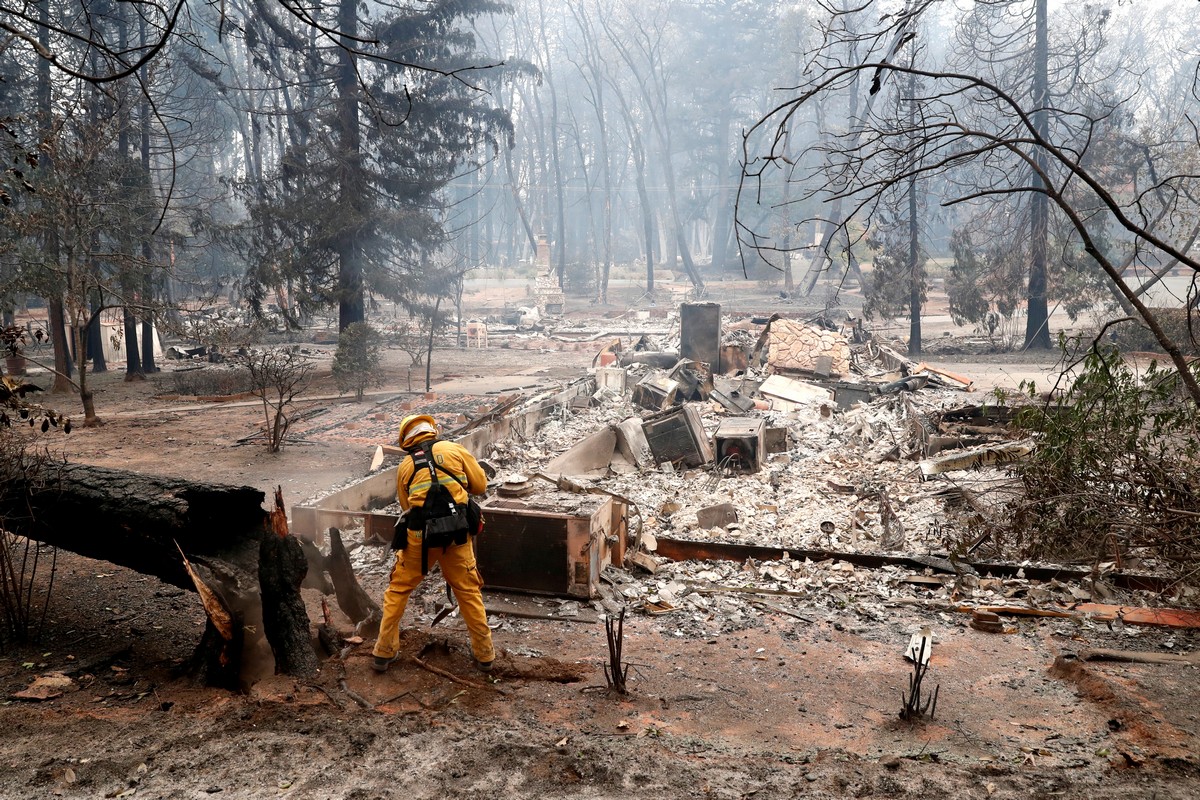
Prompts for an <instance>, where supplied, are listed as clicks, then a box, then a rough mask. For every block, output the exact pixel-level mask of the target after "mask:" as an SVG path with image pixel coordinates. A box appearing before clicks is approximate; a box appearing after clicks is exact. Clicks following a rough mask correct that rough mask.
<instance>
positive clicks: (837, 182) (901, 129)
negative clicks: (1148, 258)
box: [739, 2, 1200, 405]
mask: <svg viewBox="0 0 1200 800" xmlns="http://www.w3.org/2000/svg"><path fill="white" fill-rule="evenodd" d="M932 5H933V4H932V3H930V2H921V3H916V2H911V3H908V4H906V6H905V9H904V11H903V13H901V14H899V15H885V20H886V27H884V28H883V29H882V30H877V31H875V32H873V33H872V37H873V38H871V39H870V40H867V39H864V42H867V43H869V44H870V46H868V45H867V44H864V48H863V49H864V51H865V52H866V53H867V59H866V60H864V61H862V62H860V63H846V62H839V63H836V64H832V65H830V66H829V67H828V68H826V69H823V70H814V71H813V73H812V74H813V77H812V79H811V80H810V81H809V82H808V83H807V84H805V85H804V86H802V87H800V88H799V89H798V90H797V91H796V93H795V94H794V95H793V96H792V97H791V98H790V99H788V100H787V101H785V102H783V103H780V104H778V105H777V106H776V107H775V108H773V109H771V110H770V111H769V112H768V113H767V114H766V115H764V116H763V117H762V118H761V119H760V120H759V122H758V123H757V124H756V125H755V126H753V127H752V128H751V129H750V130H748V131H747V133H746V135H745V137H744V143H743V164H744V169H743V181H742V184H743V185H742V189H741V191H740V192H739V200H740V199H741V198H742V197H746V198H749V197H750V196H751V192H752V190H753V187H754V186H755V185H756V184H757V183H758V182H759V181H761V180H762V179H763V176H764V174H765V173H766V172H767V170H768V169H769V168H770V167H771V166H772V165H777V163H778V162H781V161H782V160H783V159H784V158H785V157H787V142H788V140H789V136H790V135H791V133H792V125H793V123H794V121H795V120H797V119H798V115H799V114H800V111H801V109H803V108H804V107H805V106H806V105H807V104H809V103H812V102H815V101H816V100H817V99H818V98H819V97H821V96H822V95H823V94H824V93H827V92H831V91H837V90H840V89H842V88H844V87H845V86H846V85H847V84H848V83H849V82H851V81H852V80H853V79H854V78H855V76H857V75H859V74H862V75H864V76H870V78H871V90H870V94H871V96H872V97H873V96H875V95H876V94H878V93H879V90H880V87H881V86H882V85H883V83H884V82H885V81H887V80H889V79H894V78H895V76H897V75H901V76H915V77H916V78H917V79H919V80H920V82H921V84H920V85H921V87H922V89H921V90H920V92H919V93H918V94H917V96H916V97H915V98H914V101H915V102H916V105H917V108H919V109H920V113H919V114H918V115H916V117H915V119H912V120H911V121H910V120H909V118H908V114H907V113H905V114H891V115H889V114H888V108H887V107H886V104H881V105H880V106H874V107H871V108H870V109H869V110H868V111H867V112H865V113H864V115H863V116H862V117H861V119H860V121H859V125H858V127H857V128H856V129H855V131H854V132H853V133H852V134H851V135H849V136H845V137H841V138H837V139H831V140H828V141H816V142H814V143H813V144H811V145H810V146H809V147H808V150H807V155H808V156H810V159H809V160H810V162H811V161H816V162H819V163H820V166H818V167H815V168H813V169H811V170H810V171H809V172H808V174H807V175H806V176H805V178H804V182H805V183H804V185H807V186H809V187H811V188H810V189H809V190H808V195H809V196H810V197H816V196H817V195H821V197H825V196H826V195H827V194H828V193H827V192H824V187H826V186H830V185H833V186H836V187H837V189H836V191H834V192H833V193H832V198H826V199H841V200H842V201H843V202H845V203H848V204H849V206H850V212H849V213H848V214H846V215H845V216H846V219H857V220H858V222H859V224H860V225H868V226H869V225H870V221H871V218H872V215H873V214H874V213H875V212H876V211H877V210H878V209H879V207H880V202H881V198H882V197H883V196H884V194H885V193H886V191H887V190H888V189H889V188H890V187H892V186H894V185H896V184H897V183H900V182H904V181H907V180H909V179H911V178H912V177H914V176H915V177H921V178H928V179H930V183H931V184H932V183H933V182H934V181H936V184H937V185H938V186H939V187H940V189H939V191H940V192H941V204H942V205H943V206H955V205H959V204H965V203H973V202H979V201H982V200H985V199H995V198H1004V197H1012V196H1025V197H1034V196H1036V197H1040V198H1044V199H1045V200H1046V201H1047V202H1048V203H1049V204H1050V206H1051V207H1052V208H1054V209H1055V211H1056V213H1057V214H1059V215H1060V216H1061V218H1062V219H1063V220H1065V222H1066V224H1067V226H1068V227H1069V229H1070V230H1071V231H1072V232H1073V236H1074V237H1075V238H1076V239H1077V240H1078V242H1079V247H1080V250H1081V251H1082V252H1083V253H1085V254H1086V255H1087V257H1088V258H1090V259H1091V261H1092V262H1093V263H1094V264H1095V266H1096V267H1097V268H1098V269H1099V270H1100V271H1101V272H1102V273H1103V274H1104V275H1105V276H1106V278H1107V280H1108V282H1110V283H1111V285H1112V286H1113V287H1114V289H1115V291H1116V292H1117V293H1118V294H1120V296H1121V297H1122V298H1124V300H1125V301H1126V302H1128V304H1129V306H1130V307H1132V308H1133V309H1134V310H1135V311H1136V312H1137V314H1138V315H1140V316H1141V318H1142V319H1143V320H1144V322H1145V324H1146V326H1147V328H1149V330H1150V332H1151V334H1152V335H1153V336H1154V339H1155V340H1156V341H1157V342H1158V344H1159V345H1160V346H1161V347H1162V349H1163V351H1164V352H1165V353H1167V355H1168V357H1169V358H1170V360H1171V362H1172V363H1173V364H1174V366H1175V368H1176V369H1177V370H1178V372H1179V375H1180V380H1181V381H1182V383H1183V384H1184V387H1185V389H1186V392H1187V395H1188V396H1189V398H1190V399H1191V400H1192V402H1193V403H1196V404H1198V405H1200V384H1197V380H1196V377H1195V375H1194V373H1193V371H1192V370H1190V369H1188V367H1187V362H1186V360H1185V358H1184V356H1183V353H1182V352H1181V350H1180V347H1179V346H1178V345H1177V343H1176V342H1175V341H1174V340H1173V339H1172V338H1171V337H1170V336H1169V335H1168V334H1167V332H1166V331H1165V330H1164V328H1163V325H1162V324H1161V323H1160V321H1159V319H1158V316H1157V315H1156V314H1155V313H1154V312H1153V311H1152V310H1151V308H1150V307H1149V306H1148V305H1147V303H1146V301H1145V298H1144V297H1143V296H1141V295H1139V293H1138V291H1137V287H1136V286H1134V285H1133V284H1132V283H1131V282H1130V280H1129V278H1128V277H1127V276H1126V275H1125V274H1124V267H1123V265H1122V264H1121V263H1120V260H1119V259H1116V258H1114V255H1113V254H1112V252H1111V249H1110V248H1107V247H1105V246H1104V243H1103V232H1104V231H1105V230H1107V229H1112V230H1115V231H1117V232H1119V233H1120V235H1121V236H1122V237H1124V238H1125V239H1126V240H1128V241H1129V242H1130V243H1131V246H1132V247H1134V248H1136V249H1138V250H1139V251H1140V252H1141V253H1143V254H1146V253H1149V254H1152V255H1153V256H1155V257H1156V258H1157V259H1158V260H1160V261H1162V262H1172V263H1175V264H1178V265H1180V266H1182V267H1184V268H1187V269H1190V270H1192V271H1193V272H1200V260H1197V258H1196V257H1195V256H1194V255H1193V254H1192V253H1191V252H1190V251H1189V250H1188V247H1187V243H1188V242H1187V239H1186V237H1185V236H1184V235H1181V234H1180V233H1179V231H1176V230H1163V229H1160V228H1156V227H1155V225H1154V222H1153V220H1154V218H1155V214H1154V208H1156V207H1157V204H1161V203H1164V202H1166V203H1169V204H1172V205H1174V206H1175V207H1176V208H1179V209H1182V208H1185V207H1188V208H1194V205H1193V204H1192V201H1191V199H1190V198H1194V197H1200V175H1197V174H1195V171H1194V170H1189V169H1187V168H1186V163H1185V162H1180V166H1179V167H1178V169H1176V170H1174V171H1170V172H1167V171H1163V170H1160V171H1158V172H1157V173H1156V174H1155V176H1154V179H1153V180H1152V181H1151V183H1150V185H1149V186H1146V187H1145V188H1141V191H1139V192H1137V193H1134V194H1130V193H1129V192H1128V191H1126V186H1125V183H1124V178H1123V177H1121V175H1120V174H1115V173H1114V172H1112V171H1109V170H1107V169H1106V167H1105V165H1104V163H1103V161H1102V160H1101V161H1095V162H1094V161H1092V160H1090V159H1089V158H1088V156H1089V155H1090V154H1091V151H1092V149H1093V148H1095V147H1099V146H1100V144H1099V143H1102V142H1104V141H1106V140H1107V138H1110V137H1109V133H1110V127H1111V125H1113V124H1114V122H1113V121H1114V119H1115V118H1117V117H1119V116H1120V114H1121V113H1122V112H1124V111H1126V110H1127V109H1126V105H1127V101H1126V100H1124V99H1112V100H1108V101H1103V102H1097V103H1095V107H1094V108H1092V109H1091V110H1088V111H1086V112H1085V111H1071V112H1064V111H1058V110H1056V109H1053V108H1050V109H1047V108H1045V107H1034V105H1033V104H1032V103H1031V102H1030V101H1028V100H1022V99H1021V98H1019V97H1018V96H1016V95H1015V94H1014V93H1013V92H1011V91H1009V90H1006V89H1005V88H1004V87H1003V86H1001V85H999V84H998V83H996V82H995V81H993V80H989V79H988V78H986V77H982V76H981V75H979V74H971V73H969V72H955V71H949V70H940V69H932V68H930V69H923V68H917V67H912V66H906V65H905V64H903V63H900V61H899V59H898V58H897V56H898V55H899V53H900V48H902V47H903V46H904V45H905V43H906V42H907V41H909V39H910V38H911V36H910V34H911V30H912V27H913V25H914V24H915V16H916V15H918V14H920V13H922V12H924V11H925V10H928V9H929V8H930V7H931V6H932ZM814 63H820V59H819V58H814ZM1185 102H1188V103H1191V104H1200V93H1197V92H1192V93H1191V95H1190V96H1189V97H1188V98H1186V99H1185ZM1044 114H1049V115H1050V117H1051V124H1050V125H1048V126H1047V125H1046V124H1045V123H1044V122H1043V120H1042V119H1041V117H1042V115H1044ZM1190 135H1191V137H1192V139H1194V140H1195V141H1192V142H1191V143H1190V145H1191V147H1192V148H1195V147H1196V146H1197V145H1200V134H1197V133H1196V132H1195V131H1192V133H1191V134H1190ZM802 160H803V157H802ZM1031 176H1032V177H1031ZM1164 198H1165V199H1164ZM1152 206H1153V207H1152ZM839 224H840V226H841V227H843V228H845V227H846V225H847V223H846V222H841V223H839ZM846 233H847V235H850V231H849V230H848V229H847V230H846ZM1185 233H1186V232H1185ZM739 235H743V238H742V241H743V243H749V244H751V245H752V244H753V242H754V239H753V236H751V235H749V234H747V233H746V227H745V225H744V224H740V225H739Z"/></svg>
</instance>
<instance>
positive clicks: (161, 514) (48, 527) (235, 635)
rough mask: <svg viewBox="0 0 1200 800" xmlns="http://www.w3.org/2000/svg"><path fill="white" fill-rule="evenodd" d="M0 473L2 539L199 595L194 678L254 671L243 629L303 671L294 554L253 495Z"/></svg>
mask: <svg viewBox="0 0 1200 800" xmlns="http://www.w3.org/2000/svg"><path fill="white" fill-rule="evenodd" d="M8 477H9V481H10V484H9V487H8V488H9V491H6V492H3V493H0V520H3V524H4V526H5V527H6V528H7V529H8V530H9V531H10V532H12V533H14V534H17V535H19V536H24V537H26V538H29V539H33V540H36V541H39V542H43V543H45V544H49V545H53V546H55V547H59V548H62V549H64V550H70V551H71V552H74V553H78V554H80V555H82V556H87V557H88V558H94V559H99V560H102V561H108V562H110V563H113V564H119V565H121V566H124V567H128V568H130V569H132V570H135V571H137V572H141V573H144V574H148V575H154V576H157V577H158V578H160V579H161V580H163V581H165V582H166V583H170V584H173V585H175V586H179V587H182V588H184V589H190V590H193V591H197V592H199V593H200V595H201V599H202V601H203V604H204V607H205V611H206V613H207V614H208V617H209V624H208V629H207V631H206V633H205V636H204V639H203V640H202V642H201V643H200V645H199V647H198V649H197V653H196V656H195V657H194V658H193V662H192V663H193V664H194V665H195V666H196V668H197V672H198V673H199V674H200V675H201V676H202V678H203V679H204V680H205V682H207V683H209V684H212V685H220V686H227V687H231V688H232V687H234V686H243V687H244V686H245V685H247V684H248V683H250V682H252V681H253V679H254V678H255V677H257V676H258V675H260V674H261V673H262V671H263V669H262V668H263V667H264V666H266V665H262V664H258V663H250V662H251V661H257V660H258V658H257V655H256V654H260V653H262V652H263V651H264V648H263V647H261V646H255V645H256V644H259V643H258V642H256V641H244V638H245V637H246V630H247V628H249V630H251V631H252V633H251V634H250V635H251V636H253V637H256V638H261V637H263V636H265V637H266V639H267V640H268V641H269V642H270V645H271V648H272V650H273V651H274V653H273V654H274V662H275V663H274V666H275V669H276V670H277V671H279V672H283V673H285V674H296V675H307V674H311V672H313V671H314V669H315V657H314V656H313V654H312V652H311V651H312V645H311V636H310V632H309V620H308V617H307V615H306V614H305V613H304V607H303V603H302V602H301V600H300V592H299V585H300V581H301V580H302V579H303V577H304V572H305V570H306V566H305V560H304V556H303V554H302V553H301V551H300V546H299V543H298V542H296V541H295V540H294V538H293V537H286V527H285V528H284V530H283V531H282V533H281V532H280V531H279V530H278V529H277V528H275V529H273V527H272V524H271V520H270V517H269V516H268V513H267V511H266V510H265V509H264V508H263V499H264V498H263V493H262V492H261V491H259V490H257V489H254V488H253V487H250V486H228V485H222V484H209V483H195V482H192V481H186V480H182V479H179V478H168V477H161V476H155V475H142V474H138V473H133V472H127V471H124V470H115V469H106V468H103V467H93V466H86V465H79V464H61V463H60V464H50V465H45V466H44V467H43V468H42V469H41V470H40V472H39V473H38V474H37V476H36V478H35V477H29V476H25V475H22V474H15V475H9V476H8ZM276 503H277V507H278V509H277V512H276V513H277V514H282V513H283V510H282V499H281V498H280V497H278V496H277V498H276ZM284 537H286V539H285V538H284ZM286 544H291V545H294V547H287V546H285V545H286ZM189 568H190V569H189ZM264 599H265V600H266V602H267V605H268V606H269V607H268V608H266V609H265V613H264V608H263V600H264ZM222 615H224V617H225V619H224V621H223V622H222V624H219V625H216V626H214V623H215V622H218V617H221V616H222ZM260 619H261V620H262V623H263V624H262V625H261V626H256V625H254V624H253V623H255V622H257V621H258V620H260ZM218 629H219V630H220V631H221V633H220V635H219V636H217V635H216V634H217V633H218ZM218 640H219V641H218ZM267 652H270V651H267ZM269 659H270V656H269V655H268V656H267V657H266V660H269Z"/></svg>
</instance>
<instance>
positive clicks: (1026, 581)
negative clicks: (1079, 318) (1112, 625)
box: [297, 303, 1187, 637]
mask: <svg viewBox="0 0 1200 800" xmlns="http://www.w3.org/2000/svg"><path fill="white" fill-rule="evenodd" d="M696 305H697V306H699V308H698V309H697V308H690V307H689V306H687V305H685V306H683V307H682V309H681V314H680V318H681V321H682V324H680V325H677V326H673V327H672V328H671V329H669V330H666V331H665V332H663V333H661V334H660V335H657V336H655V335H649V334H647V335H638V336H634V337H624V338H622V339H606V340H604V341H603V342H602V343H601V344H600V345H598V349H599V352H598V354H597V356H596V359H595V361H594V365H593V367H592V369H591V370H589V372H588V374H587V375H586V376H583V375H581V376H580V378H579V379H578V380H576V381H573V382H571V383H570V384H569V385H565V386H563V387H560V389H559V390H557V391H550V392H542V393H541V394H538V395H534V396H532V397H521V398H517V399H513V398H506V399H505V401H504V402H503V403H501V404H500V406H502V412H503V413H495V411H494V409H493V412H491V413H486V414H483V413H481V414H480V415H479V416H478V417H477V418H476V419H475V420H473V421H471V422H467V423H465V424H463V425H461V426H459V429H458V430H451V431H448V433H449V435H450V436H451V437H452V438H456V439H457V440H458V441H459V442H460V443H463V444H464V445H465V446H467V447H468V449H471V450H472V451H473V452H475V453H476V454H477V456H478V457H480V458H481V460H482V461H483V462H484V463H485V464H486V467H487V469H488V470H489V472H490V474H491V475H492V476H493V477H492V481H491V484H492V491H490V492H489V495H490V496H489V498H488V500H487V501H486V502H485V509H487V510H488V512H489V513H488V520H489V522H488V526H489V527H488V528H487V530H486V531H485V534H484V536H483V537H481V539H480V541H479V543H478V549H479V562H480V566H481V571H482V573H483V574H484V577H485V581H486V582H487V584H488V587H489V588H490V589H491V590H493V593H496V592H503V591H504V590H516V591H520V592H529V593H533V594H534V595H536V596H538V597H539V599H536V600H534V601H532V602H534V603H536V604H537V605H539V606H540V607H542V608H544V609H545V613H546V616H548V617H551V618H554V617H560V618H572V617H577V616H578V615H579V613H580V609H581V608H586V607H587V606H588V605H590V606H592V612H593V616H592V617H590V618H592V619H594V618H595V616H594V614H595V613H599V614H606V613H615V611H616V610H617V609H619V608H621V607H626V608H629V609H632V610H637V611H640V612H644V613H646V614H650V615H653V616H660V617H661V618H662V619H661V624H662V625H663V626H664V629H669V630H670V632H671V633H673V634H674V635H678V636H689V637H692V636H694V637H705V636H711V635H713V634H716V633H720V632H722V631H728V630H736V629H740V628H744V627H752V626H755V625H757V624H760V623H761V621H762V620H763V619H764V618H765V617H767V616H773V617H777V618H778V617H783V618H793V619H795V620H796V621H797V622H798V623H799V622H801V621H811V620H812V619H813V616H814V615H821V614H828V615H830V616H835V615H839V616H840V615H846V614H853V615H858V616H859V617H861V618H864V619H870V620H880V619H886V618H887V617H888V615H889V614H890V613H892V612H890V611H889V609H891V608H897V607H904V606H912V605H921V606H928V607H930V608H933V609H936V610H938V611H940V612H943V613H946V614H957V615H961V616H962V619H963V624H966V623H967V622H968V621H970V623H971V624H972V626H973V627H976V628H977V629H978V630H994V631H1006V630H1011V629H1010V628H1007V627H1005V625H1004V624H1003V623H995V622H993V621H992V620H991V617H990V616H988V615H993V614H995V613H996V612H997V611H999V612H1000V613H1004V614H1020V613H1029V614H1039V615H1042V616H1044V615H1045V614H1041V613H1039V610H1040V611H1041V612H1045V613H1046V614H1049V613H1051V612H1047V611H1046V609H1052V610H1053V612H1052V613H1053V614H1054V615H1056V616H1055V619H1056V620H1058V621H1059V623H1060V624H1062V625H1079V624H1084V625H1095V624H1103V623H1104V621H1105V620H1106V619H1111V618H1112V617H1113V616H1114V615H1115V614H1116V612H1115V611H1114V609H1116V608H1118V607H1120V606H1145V605H1148V604H1150V602H1151V601H1150V600H1148V598H1147V596H1142V595H1143V594H1144V593H1142V592H1140V591H1139V590H1142V589H1155V588H1158V587H1156V586H1155V585H1154V581H1153V580H1152V579H1150V578H1138V577H1137V576H1131V575H1126V574H1120V573H1115V572H1113V571H1112V569H1111V565H1101V567H1100V568H1099V569H1086V568H1084V569H1073V568H1070V567H1067V566H1055V565H1032V564H1023V565H1022V564H1013V563H1005V562H1004V561H1003V559H1004V558H1005V557H1006V555H1007V554H1005V553H1002V552H997V551H995V550H993V549H990V545H989V544H988V543H986V542H984V541H983V540H982V539H981V540H979V541H975V542H973V543H969V544H968V545H967V546H966V547H965V549H966V552H964V543H965V542H968V538H969V537H968V536H967V535H966V533H965V531H966V530H967V526H966V523H965V520H966V519H967V518H968V517H970V516H971V515H972V514H978V513H979V511H980V509H981V508H982V507H983V506H984V505H986V504H988V503H995V502H1000V501H999V500H997V498H998V497H999V498H1003V497H1004V491H1011V490H1012V486H1013V481H1012V479H1011V477H1010V476H1009V474H1008V472H1007V470H1006V467H1007V465H1009V464H1011V463H1013V462H1015V461H1018V460H1020V459H1022V458H1025V457H1026V456H1028V455H1029V454H1030V453H1031V452H1032V451H1033V448H1034V443H1033V442H1032V441H1030V440H1028V439H1022V438H1021V437H1020V436H1019V435H1018V434H1016V433H1015V432H1014V430H1013V427H1012V425H1011V422H1012V411H1011V409H1008V408H1005V407H1003V406H999V405H996V404H993V403H988V402H987V399H988V398H986V397H981V396H980V395H979V394H978V393H973V392H971V389H972V385H971V384H972V381H971V379H970V378H969V377H967V376H962V375H958V374H956V373H954V372H953V371H950V370H946V369H942V368H940V367H937V366H935V365H930V364H925V363H916V362H913V361H911V360H909V359H908V358H907V357H906V356H904V355H903V354H902V353H900V352H899V351H898V350H896V349H895V348H893V347H890V346H888V345H887V344H886V343H881V342H878V341H874V340H872V339H871V338H870V336H869V335H866V334H864V332H863V331H862V329H861V328H860V327H858V326H857V325H855V324H852V323H846V324H842V325H836V324H833V323H830V322H828V321H818V322H816V323H811V322H799V321H796V320H789V319H782V318H780V317H770V318H757V319H755V318H752V319H745V320H733V321H727V320H723V318H722V316H721V314H720V311H719V306H716V305H715V304H711V303H707V304H696ZM702 359H708V360H702ZM500 406H498V407H500ZM393 454H394V455H399V454H398V453H395V451H393ZM394 460H395V459H394V458H393V463H394ZM391 469H394V467H392V468H391ZM392 476H394V472H390V473H389V468H388V467H386V466H385V467H384V468H383V469H382V470H381V471H379V472H376V473H375V474H374V475H373V476H372V477H370V478H368V479H367V481H366V482H364V483H363V485H366V483H367V482H372V485H374V486H375V487H376V489H375V490H374V495H375V497H374V499H373V500H372V502H371V503H370V504H369V506H370V509H369V510H367V511H365V512H364V511H363V509H362V508H353V507H352V506H353V501H352V502H350V503H349V504H347V503H346V502H345V501H344V500H339V499H338V498H337V497H332V498H331V499H328V500H326V501H324V508H323V509H322V510H321V511H320V516H321V521H318V520H316V519H315V517H314V520H313V521H312V522H311V523H305V524H310V526H311V528H312V529H313V532H314V533H317V534H318V535H319V530H318V529H319V528H320V526H321V524H334V523H335V522H336V521H337V520H334V519H332V518H331V517H330V516H329V515H331V514H333V515H336V514H337V513H348V514H361V515H362V519H363V521H362V525H363V528H364V533H365V536H364V544H362V545H359V546H358V547H357V548H356V549H355V552H354V554H353V556H352V557H353V558H354V560H355V564H356V567H357V568H358V569H359V570H361V571H363V572H367V573H378V574H382V573H384V572H386V570H387V569H388V564H389V562H388V558H387V555H386V552H381V548H379V547H378V545H382V544H383V543H384V541H386V539H387V538H388V536H387V532H388V531H389V530H390V526H391V525H392V524H394V519H395V511H396V509H395V508H390V507H389V506H388V504H389V503H390V502H391V497H392V493H393V492H394V477H392ZM339 503H341V507H342V511H341V512H339V511H338V510H337V507H338V504H339ZM310 511H311V509H298V510H297V514H299V515H301V517H302V516H303V515H304V514H306V513H309V512H310ZM313 513H314V514H315V513H316V512H313ZM322 521H323V522H322ZM340 524H343V525H353V524H355V523H354V522H353V521H350V522H346V521H343V522H341V523H340ZM382 550H384V551H386V548H382ZM514 551H515V552H518V553H520V554H521V555H520V557H519V558H514V556H513V555H512V553H513V552H514ZM955 553H957V554H959V555H958V556H952V555H951V554H955ZM533 556H536V557H533ZM581 603H582V605H581ZM495 610H501V611H502V610H503V609H502V608H498V609H495ZM418 613H419V612H418ZM501 624H503V625H513V624H517V625H519V624H522V623H519V622H513V621H505V622H502V623H501ZM1184 627H1187V625H1185V626H1184ZM1128 630H1129V631H1130V635H1135V633H1136V628H1134V627H1132V626H1131V627H1129V628H1128Z"/></svg>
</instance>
